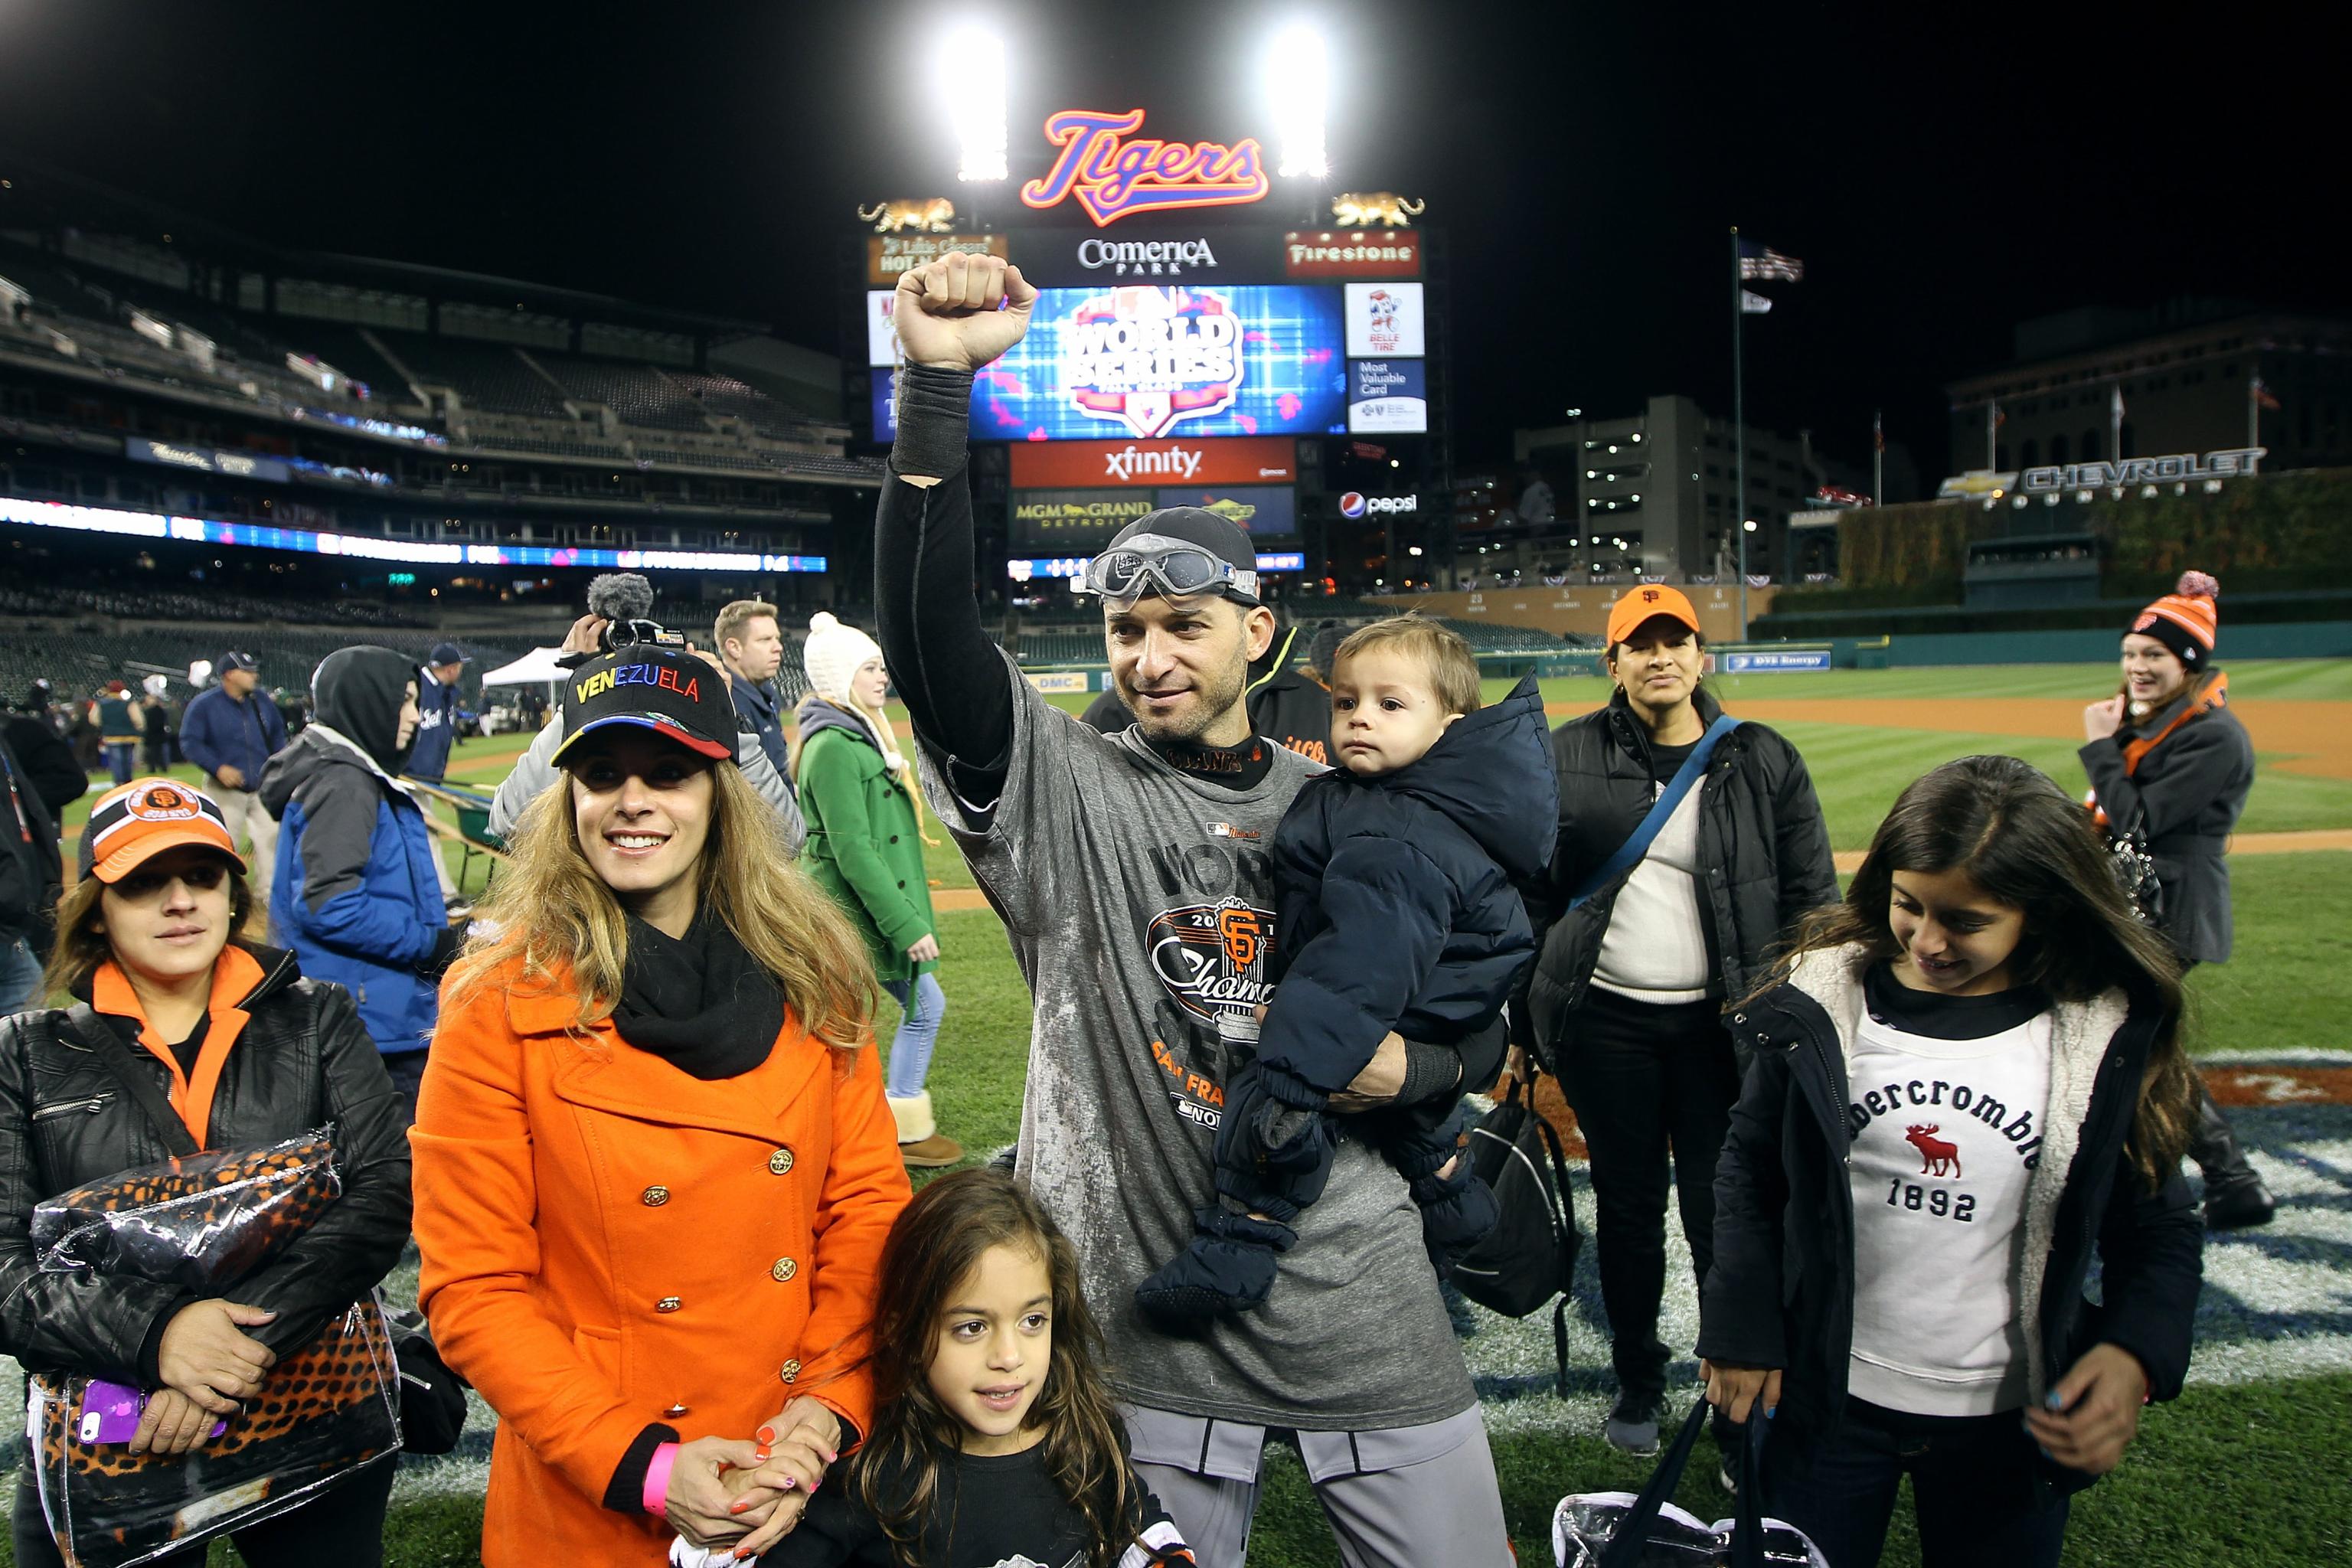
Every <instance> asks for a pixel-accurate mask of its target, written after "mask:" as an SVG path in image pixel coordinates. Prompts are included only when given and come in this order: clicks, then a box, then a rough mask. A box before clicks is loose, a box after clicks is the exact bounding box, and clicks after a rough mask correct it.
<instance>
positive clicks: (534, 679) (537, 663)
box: [482, 647, 570, 686]
mask: <svg viewBox="0 0 2352 1568" xmlns="http://www.w3.org/2000/svg"><path fill="white" fill-rule="evenodd" d="M562 657H563V650H562V648H560V647H535V648H533V649H531V650H530V652H529V653H527V654H525V655H523V656H522V657H521V658H519V659H517V660H515V661H514V662H513V663H512V664H508V665H501V666H499V668H496V669H493V670H491V671H489V672H488V674H486V675H484V676H483V677H482V684H483V685H484V686H544V685H545V684H547V682H549V681H551V680H561V679H563V678H564V676H566V675H567V674H569V673H570V671H568V670H566V669H565V668H563V666H562V665H561V664H558V663H557V662H556V660H557V659H559V658H562Z"/></svg>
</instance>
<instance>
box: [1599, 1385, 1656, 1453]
mask: <svg viewBox="0 0 2352 1568" xmlns="http://www.w3.org/2000/svg"><path fill="white" fill-rule="evenodd" d="M1658 1404H1659V1401H1658V1397H1657V1395H1655V1394H1619V1395H1618V1396H1617V1403H1616V1404H1615V1405H1612V1406H1611V1407H1610V1410H1609V1423H1608V1425H1607V1426H1603V1427H1602V1428H1601V1436H1602V1437H1604V1438H1605V1439H1607V1441H1608V1444H1609V1446H1610V1447H1612V1448H1614V1449H1616V1450H1617V1451H1618V1452H1619V1453H1621V1454H1634V1455H1640V1456H1643V1457H1647V1456H1649V1455H1652V1454H1654V1453H1656V1452H1657V1451H1658Z"/></svg>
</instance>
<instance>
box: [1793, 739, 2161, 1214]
mask: <svg viewBox="0 0 2352 1568" xmlns="http://www.w3.org/2000/svg"><path fill="white" fill-rule="evenodd" d="M1951 870H1958V871H1965V872H1966V873H1968V876H1969V880H1971V881H1973V882H1975V883H1976V884H1977V886H1979V887H1980V888H1982V889H1984V890H1985V891H1986V892H1988V893H1990V894H1991V895H1992V896H1993V897H1994V898H1996V899H1999V900H2000V901H2001V902H2003V903H2006V904H2013V905H2015V906H2016V907H2017V908H2019V909H2021V910H2024V911H2025V931H2024V934H2023V936H2022V937H2021V938H2020V940H2019V942H2018V949H2017V953H2016V955H2015V957H2014V958H2012V959H2011V964H2010V973H2011V974H2012V975H2013V976H2014V977H2015V978H2016V979H2017V981H2018V982H2019V983H2020V984H2031V985H2039V986H2040V987H2042V990H2044V991H2046V992H2048V993H2049V994H2050V995H2051V996H2052V998H2053V999H2054V1000H2057V1001H2061V1002H2087V1001H2089V1000H2090V999H2091V998H2093V997H2095V996H2096V995H2098V994H2100V993H2101V992H2103V991H2105V990H2106V989H2107V988H2108V987H2109V986H2112V985H2121V986H2122V987H2123V988H2124V990H2125V992H2126V994H2128V995H2129V996H2130V998H2131V1000H2132V1003H2133V1005H2135V1006H2145V1007H2148V1008H2152V1009H2154V1010H2155V1011H2156V1012H2157V1014H2158V1016H2159V1017H2160V1018H2161V1019H2162V1023H2161V1025H2160V1026H2159V1027H2158V1033H2157V1037H2156V1040H2155V1043H2154V1044H2153V1045H2152V1046H2151V1047H2149V1051H2148V1058H2147V1073H2146V1075H2145V1076H2144V1077H2143V1078H2142V1079H2141V1082H2140V1096H2139V1107H2138V1110H2137V1111H2136V1112H2135V1114H2134V1116H2133V1119H2132V1133H2131V1143H2130V1147H2131V1151H2132V1159H2133V1162H2134V1163H2136V1164H2137V1166H2138V1168H2139V1172H2140V1174H2141V1176H2142V1177H2143V1178H2144V1179H2145V1180H2146V1181H2147V1184H2148V1188H2149V1190H2150V1191H2151V1192H2152V1191H2154V1190H2155V1189H2156V1188H2157V1186H2158V1185H2159V1184H2161V1183H2162V1181H2163V1177H2164V1173H2165V1172H2167V1171H2168V1170H2171V1169H2172V1168H2173V1167H2174V1166H2175V1165H2177V1164H2178V1163H2179V1160H2180V1155H2181V1152H2182V1151H2183V1150H2184V1149H2185V1148H2187V1146H2188V1143H2189V1129H2190V1127H2191V1125H2192V1123H2193V1122H2194V1121H2195V1118H2196V1095H2197V1091H2196V1080H2195V1078H2194V1076H2193V1075H2192V1073H2191V1072H2190V1069H2189V1058H2187V1056H2185V1055H2184V1054H2183V1053H2182V1051H2181V1048H2180V1010H2181V988H2180V973H2181V972H2180V961H2179V957H2178V956H2177V955H2175V953H2174V952H2173V950H2172V947H2171V944H2170V943H2168V942H2166V941H2165V939H2164V938H2163V937H2162V936H2161V935H2159V934H2158V933H2157V932H2156V931H2151V930H2150V929H2149V928H2148V927H2147V924H2146V923H2145V922H2144V921H2141V920H2140V918H2139V916H2138V914H2137V912H2136V911H2135V910H2133V909H2132V906H2131V900H2129V899H2128V898H2126V896H2125V893H2124V890H2123V886H2122V884H2121V883H2120V882H2119V881H2118V880H2117V879H2116V874H2115V871H2114V869H2113V868H2112V867H2111V866H2110V865H2109V863H2108V855H2107V852H2106V849H2105V847H2104V846H2102V845H2101V844H2100V842H2099V839H2098V835H2097V830H2096V829H2095V827H2094V826H2092V824H2091V814H2090V813H2089V812H2088V811H2086V810H2085V809H2084V807H2083V806H2082V805H2079V804H2077V803H2076V802H2074V801H2073V800H2070V799H2068V798H2067V796H2066V795H2065V792H2064V791H2063V790H2061V789H2060V788H2059V787H2058V786H2057V785H2056V784H2053V782H2051V780H2050V778H2049V776H2048V775H2047V774H2045V773H2042V772H2041V771H2040V770H2039V769H2037V768H2035V767H2033V766H2032V765H2031V764H2030V763H2023V762H2021V761H2019V760H2018V759H2017V758H2015V757H1962V758H1960V759H1959V760H1958V761H1957V762H1949V763H1945V764H1944V765H1943V766H1942V767H1939V768H1937V769H1935V770H1934V771H1933V772H1930V773H1925V774H1923V775H1921V776H1920V777H1919V778H1917V779H1915V780H1914V781H1912V783H1911V785H1910V787H1909V788H1907V789H1906V790H1905V791H1904V792H1903V793H1902V795H1899V796H1898V797H1896V799H1895V809H1894V810H1892V811H1890V812H1888V813H1887V814H1886V820H1885V821H1884V822H1882V823H1880V824H1879V825H1878V832H1877V834H1876V835H1875V836H1874V837H1873V838H1872V839H1871V841H1870V853H1869V855H1868V856H1867V857H1866V858H1864V860H1863V863H1862V869H1860V870H1859V871H1856V872H1855V873H1854V877H1853V883H1852V885H1850V886H1849V887H1848V888H1847V889H1846V895H1845V901H1844V902H1843V903H1841V904H1831V905H1829V906H1827V907H1826V908H1823V909H1819V910H1814V911H1813V912H1812V913H1811V914H1809V915H1807V916H1806V917H1805V918H1804V920H1803V921H1801V922H1800V924H1799V926H1798V928H1797V935H1796V940H1795V942H1794V943H1793V944H1792V947H1791V949H1790V952H1788V953H1787V954H1786V955H1785V956H1783V957H1782V958H1781V960H1780V962H1779V963H1777V964H1776V965H1774V967H1773V972H1772V974H1771V977H1770V979H1769V981H1768V982H1767V984H1768V985H1770V984H1779V983H1780V982H1782V981H1785V980H1786V979H1787V978H1788V976H1789V973H1790V970H1791V969H1792V968H1793V967H1794V965H1795V963H1796V960H1797V959H1798V958H1799V957H1800V956H1801V955H1802V954H1804V953H1807V952H1814V951H1816V950H1818V949H1822V948H1830V947H1843V946H1846V945H1849V944H1852V943H1856V942H1858V943H1860V944H1862V945H1863V946H1864V948H1866V949H1867V950H1868V951H1869V955H1870V957H1871V959H1873V960H1874V961H1875V960H1878V959H1888V958H1894V957H1895V956H1897V955H1898V954H1900V953H1901V952H1902V944H1901V943H1899V942H1896V941H1895V932H1894V929H1893V928H1892V926H1891V925H1890V924H1889V923H1888V920H1887V906H1888V902H1889V900H1890V899H1891V898H1892V896H1893V891H1894V885H1895V872H1897V871H1926V872H1937V871H1951Z"/></svg>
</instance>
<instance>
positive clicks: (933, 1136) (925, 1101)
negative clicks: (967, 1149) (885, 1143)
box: [888, 1093, 963, 1171]
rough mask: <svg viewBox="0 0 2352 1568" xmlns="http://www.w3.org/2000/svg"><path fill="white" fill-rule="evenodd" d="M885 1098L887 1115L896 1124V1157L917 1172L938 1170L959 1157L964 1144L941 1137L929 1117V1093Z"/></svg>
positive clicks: (954, 1161) (936, 1124) (958, 1160)
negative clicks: (887, 1108)
mask: <svg viewBox="0 0 2352 1568" xmlns="http://www.w3.org/2000/svg"><path fill="white" fill-rule="evenodd" d="M888 1098H889V1101H890V1115H891V1117H892V1118H893V1119H894V1120H895V1121H897V1122H898V1158H899V1159H901V1160H903V1161H905V1162H906V1163H908V1164H909V1165H911V1166H913V1167H914V1168H915V1169H917V1170H919V1171H931V1170H937V1169H938V1168H940V1166H942V1165H952V1164H955V1163H958V1162H960V1161H961V1160H962V1158H963V1145H962V1144H961V1143H959V1142H956V1141H955V1140H954V1139H952V1138H949V1137H945V1136H943V1135H942V1134H941V1133H940V1127H939V1123H938V1122H937V1121H933V1120H932V1118H931V1097H930V1095H929V1094H928V1093H924V1094H916V1095H909V1096H908V1097H907V1098H905V1099H903V1100H902V1099H900V1098H898V1096H897V1095H892V1096H889V1097H888Z"/></svg>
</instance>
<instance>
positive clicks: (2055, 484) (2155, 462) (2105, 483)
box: [2017, 447, 2270, 495]
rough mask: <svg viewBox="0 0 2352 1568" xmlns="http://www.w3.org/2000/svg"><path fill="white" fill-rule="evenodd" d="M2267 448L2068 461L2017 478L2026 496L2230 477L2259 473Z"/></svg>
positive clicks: (2034, 469)
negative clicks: (2099, 461)
mask: <svg viewBox="0 0 2352 1568" xmlns="http://www.w3.org/2000/svg"><path fill="white" fill-rule="evenodd" d="M2269 451H2270V448H2269V447H2231V448H2230V449H2228V450H2225V451H2220V452H2208V453H2206V454H2205V455H2204V456H2203V457H2202V458H2200V457H2199V456H2198V455H2197V454H2196V453H2194V452H2176V453H2174V454H2173V455H2172V456H2170V457H2168V458H2123V459H2122V460H2121V461H2119V462H2113V463H2068V464H2065V465H2063V467H2059V468H2028V469H2026V470H2025V472H2024V473H2023V475H2021V477H2020V478H2019V479H2018V481H2017V488H2018V489H2020V490H2021V491H2022V492H2023V493H2025V494H2027V495H2050V494H2054V493H2056V492H2057V491H2060V490H2099V489H2115V488H2116V487H2118V486H2122V485H2158V484H2173V483H2177V482H2179V481H2181V480H2185V479H2239V478H2242V477H2243V476H2245V475H2247V474H2252V473H2259V472H2260V471H2261V464H2262V460H2263V458H2264V457H2265V456H2267V455H2268V453H2269Z"/></svg>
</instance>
